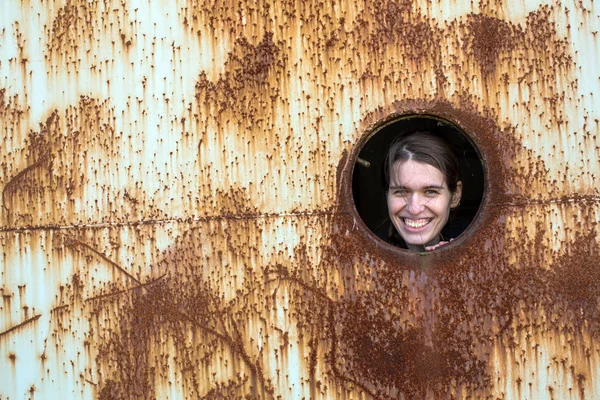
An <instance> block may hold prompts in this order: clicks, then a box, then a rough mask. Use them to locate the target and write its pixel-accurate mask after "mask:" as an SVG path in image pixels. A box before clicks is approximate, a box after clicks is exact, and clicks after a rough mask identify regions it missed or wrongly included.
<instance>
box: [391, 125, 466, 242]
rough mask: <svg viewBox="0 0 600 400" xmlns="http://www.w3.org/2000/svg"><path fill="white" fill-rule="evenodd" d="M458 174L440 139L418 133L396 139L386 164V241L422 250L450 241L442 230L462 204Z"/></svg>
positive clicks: (445, 146)
mask: <svg viewBox="0 0 600 400" xmlns="http://www.w3.org/2000/svg"><path fill="white" fill-rule="evenodd" d="M459 175H460V170H459V164H458V160H457V158H456V156H455V155H454V153H453V152H452V150H451V149H450V147H449V146H448V144H446V142H445V141H444V140H443V139H441V138H439V137H437V136H434V135H433V134H431V133H429V132H417V133H414V134H412V135H409V136H402V137H400V138H399V139H398V140H396V141H395V142H394V143H393V144H392V146H391V147H390V150H389V152H388V156H387V160H386V179H387V186H388V189H387V194H386V196H387V205H388V212H389V217H390V220H391V222H392V225H393V228H391V232H390V235H389V241H390V242H391V243H394V244H396V245H399V246H401V247H405V248H408V249H409V250H411V251H415V252H423V251H431V250H435V249H436V248H438V247H440V246H442V245H444V244H446V243H448V241H449V240H453V239H450V238H446V237H444V236H443V235H442V229H443V228H444V227H445V226H446V223H447V222H448V218H449V217H450V210H452V209H454V208H456V207H457V206H458V205H459V203H460V198H461V195H462V182H461V181H459Z"/></svg>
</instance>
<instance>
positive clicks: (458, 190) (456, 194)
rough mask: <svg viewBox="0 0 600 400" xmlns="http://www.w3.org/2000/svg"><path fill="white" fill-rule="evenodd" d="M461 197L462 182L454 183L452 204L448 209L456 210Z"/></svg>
mask: <svg viewBox="0 0 600 400" xmlns="http://www.w3.org/2000/svg"><path fill="white" fill-rule="evenodd" d="M461 197H462V181H458V182H456V190H455V191H454V193H452V202H451V203H450V208H456V207H458V205H459V204H460V198H461Z"/></svg>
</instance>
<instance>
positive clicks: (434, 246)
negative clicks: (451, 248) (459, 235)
mask: <svg viewBox="0 0 600 400" xmlns="http://www.w3.org/2000/svg"><path fill="white" fill-rule="evenodd" d="M453 240H454V238H452V239H450V240H448V241H444V242H439V243H438V244H435V245H433V246H427V247H425V251H433V250H435V249H437V248H439V247H442V246H443V245H445V244H448V243H450V242H451V241H453Z"/></svg>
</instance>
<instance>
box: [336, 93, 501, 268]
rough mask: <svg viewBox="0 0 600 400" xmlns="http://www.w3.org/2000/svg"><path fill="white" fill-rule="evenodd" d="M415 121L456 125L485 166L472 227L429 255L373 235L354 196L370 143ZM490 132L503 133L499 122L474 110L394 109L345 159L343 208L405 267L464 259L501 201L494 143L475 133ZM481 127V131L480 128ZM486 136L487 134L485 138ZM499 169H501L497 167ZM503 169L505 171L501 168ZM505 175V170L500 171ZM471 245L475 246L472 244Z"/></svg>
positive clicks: (368, 130) (362, 231) (382, 249)
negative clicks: (493, 168) (493, 172)
mask: <svg viewBox="0 0 600 400" xmlns="http://www.w3.org/2000/svg"><path fill="white" fill-rule="evenodd" d="M411 118H430V119H432V120H438V121H440V122H443V123H445V124H448V125H450V126H452V128H453V129H454V130H456V131H457V132H458V133H459V134H461V135H463V137H465V138H466V140H467V141H468V142H469V144H470V145H471V146H472V148H473V149H474V150H475V151H476V153H477V156H478V158H479V162H480V163H481V167H482V171H483V193H482V198H481V201H480V203H479V207H478V210H477V212H476V213H475V216H474V217H473V219H472V220H471V222H470V223H469V225H468V227H467V228H466V229H465V230H464V231H463V232H462V233H461V234H460V235H459V236H458V237H457V238H456V239H455V240H453V241H452V242H450V243H448V244H446V245H444V246H442V247H440V248H438V249H436V250H433V251H429V252H419V253H414V252H410V251H409V250H406V249H402V248H399V247H397V246H394V245H392V244H389V243H387V242H385V241H383V240H382V239H380V238H379V237H378V236H377V235H376V234H375V233H374V232H372V231H371V230H370V229H369V228H368V227H367V225H366V224H365V222H364V221H363V219H362V217H361V215H360V214H359V212H358V209H357V208H356V204H355V202H354V196H353V188H352V178H353V175H354V168H355V166H356V164H357V159H358V155H359V154H360V152H361V150H362V149H363V147H364V146H365V145H366V144H367V143H368V141H369V140H370V139H371V138H373V137H374V136H375V135H377V134H378V133H379V132H380V131H381V130H382V129H384V128H385V127H387V126H389V125H391V124H394V123H397V122H398V121H402V120H406V119H411ZM482 127H485V128H483V130H486V131H487V132H486V135H485V136H490V133H491V131H499V128H498V126H497V125H496V123H495V121H490V119H489V118H487V117H485V116H482V115H480V114H478V113H474V112H472V111H464V110H459V109H456V108H455V107H453V106H451V105H450V104H448V103H443V104H441V106H440V103H437V102H436V103H431V104H429V105H427V104H425V105H424V104H423V103H422V102H419V104H418V107H411V105H410V104H409V105H408V107H399V108H398V107H396V108H395V109H394V110H390V112H388V113H387V115H384V116H381V118H379V119H378V120H376V121H374V122H372V123H370V124H368V126H365V128H364V129H363V130H362V131H363V134H362V136H361V137H360V139H359V140H358V141H357V142H356V143H355V144H354V146H353V149H352V151H351V153H350V154H349V156H348V157H347V158H346V159H345V161H344V162H345V164H346V165H345V167H344V169H343V171H342V175H343V176H342V179H343V182H342V187H340V189H342V196H343V199H341V200H342V203H343V204H342V206H343V207H344V208H345V209H346V210H347V211H348V212H349V213H350V214H351V215H352V218H353V220H354V221H353V223H354V224H355V225H356V227H357V228H358V229H357V231H359V232H360V234H361V235H362V236H363V240H367V241H368V242H369V244H370V245H371V246H368V247H374V250H376V251H377V252H384V253H385V254H384V255H385V257H384V258H386V259H389V258H390V257H395V258H397V259H398V260H399V261H400V262H402V264H408V266H409V267H413V268H418V269H423V268H426V269H429V268H432V267H436V266H438V265H442V264H446V262H445V261H447V259H448V257H449V256H452V257H453V258H454V256H456V257H458V258H462V255H463V253H464V252H468V251H469V250H472V247H473V246H472V244H474V243H473V242H475V241H474V240H473V238H474V237H476V236H477V235H476V233H477V232H478V231H479V230H480V228H481V227H482V226H484V225H487V224H488V223H489V222H490V221H491V220H494V216H493V215H492V214H493V213H491V212H490V211H491V210H490V207H489V205H490V203H496V202H499V201H498V199H496V201H493V202H492V200H493V199H492V198H491V197H498V196H499V195H500V194H501V192H502V190H496V191H494V190H492V188H491V185H490V178H489V175H490V163H492V158H494V157H493V156H492V155H491V154H490V153H492V152H493V150H494V149H492V148H489V147H490V144H489V143H488V144H487V145H485V144H483V143H482V142H483V139H482V138H480V137H478V135H477V134H474V133H473V132H475V131H477V130H481V129H482ZM478 128H479V129H478ZM482 136H484V135H482ZM495 163H496V164H498V167H500V166H501V163H500V162H499V160H495ZM497 169H498V168H497ZM501 169H503V168H501ZM499 173H500V174H502V171H499ZM470 244H471V245H470Z"/></svg>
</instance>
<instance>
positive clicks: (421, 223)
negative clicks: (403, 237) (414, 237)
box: [404, 219, 429, 228]
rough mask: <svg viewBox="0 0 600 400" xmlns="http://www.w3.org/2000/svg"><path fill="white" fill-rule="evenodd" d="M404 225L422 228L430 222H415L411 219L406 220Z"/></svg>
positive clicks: (424, 220) (426, 220)
mask: <svg viewBox="0 0 600 400" xmlns="http://www.w3.org/2000/svg"><path fill="white" fill-rule="evenodd" d="M404 223H405V224H406V226H408V227H410V228H422V227H424V226H425V225H427V224H428V223H429V220H428V219H421V220H418V221H414V220H411V219H404Z"/></svg>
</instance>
